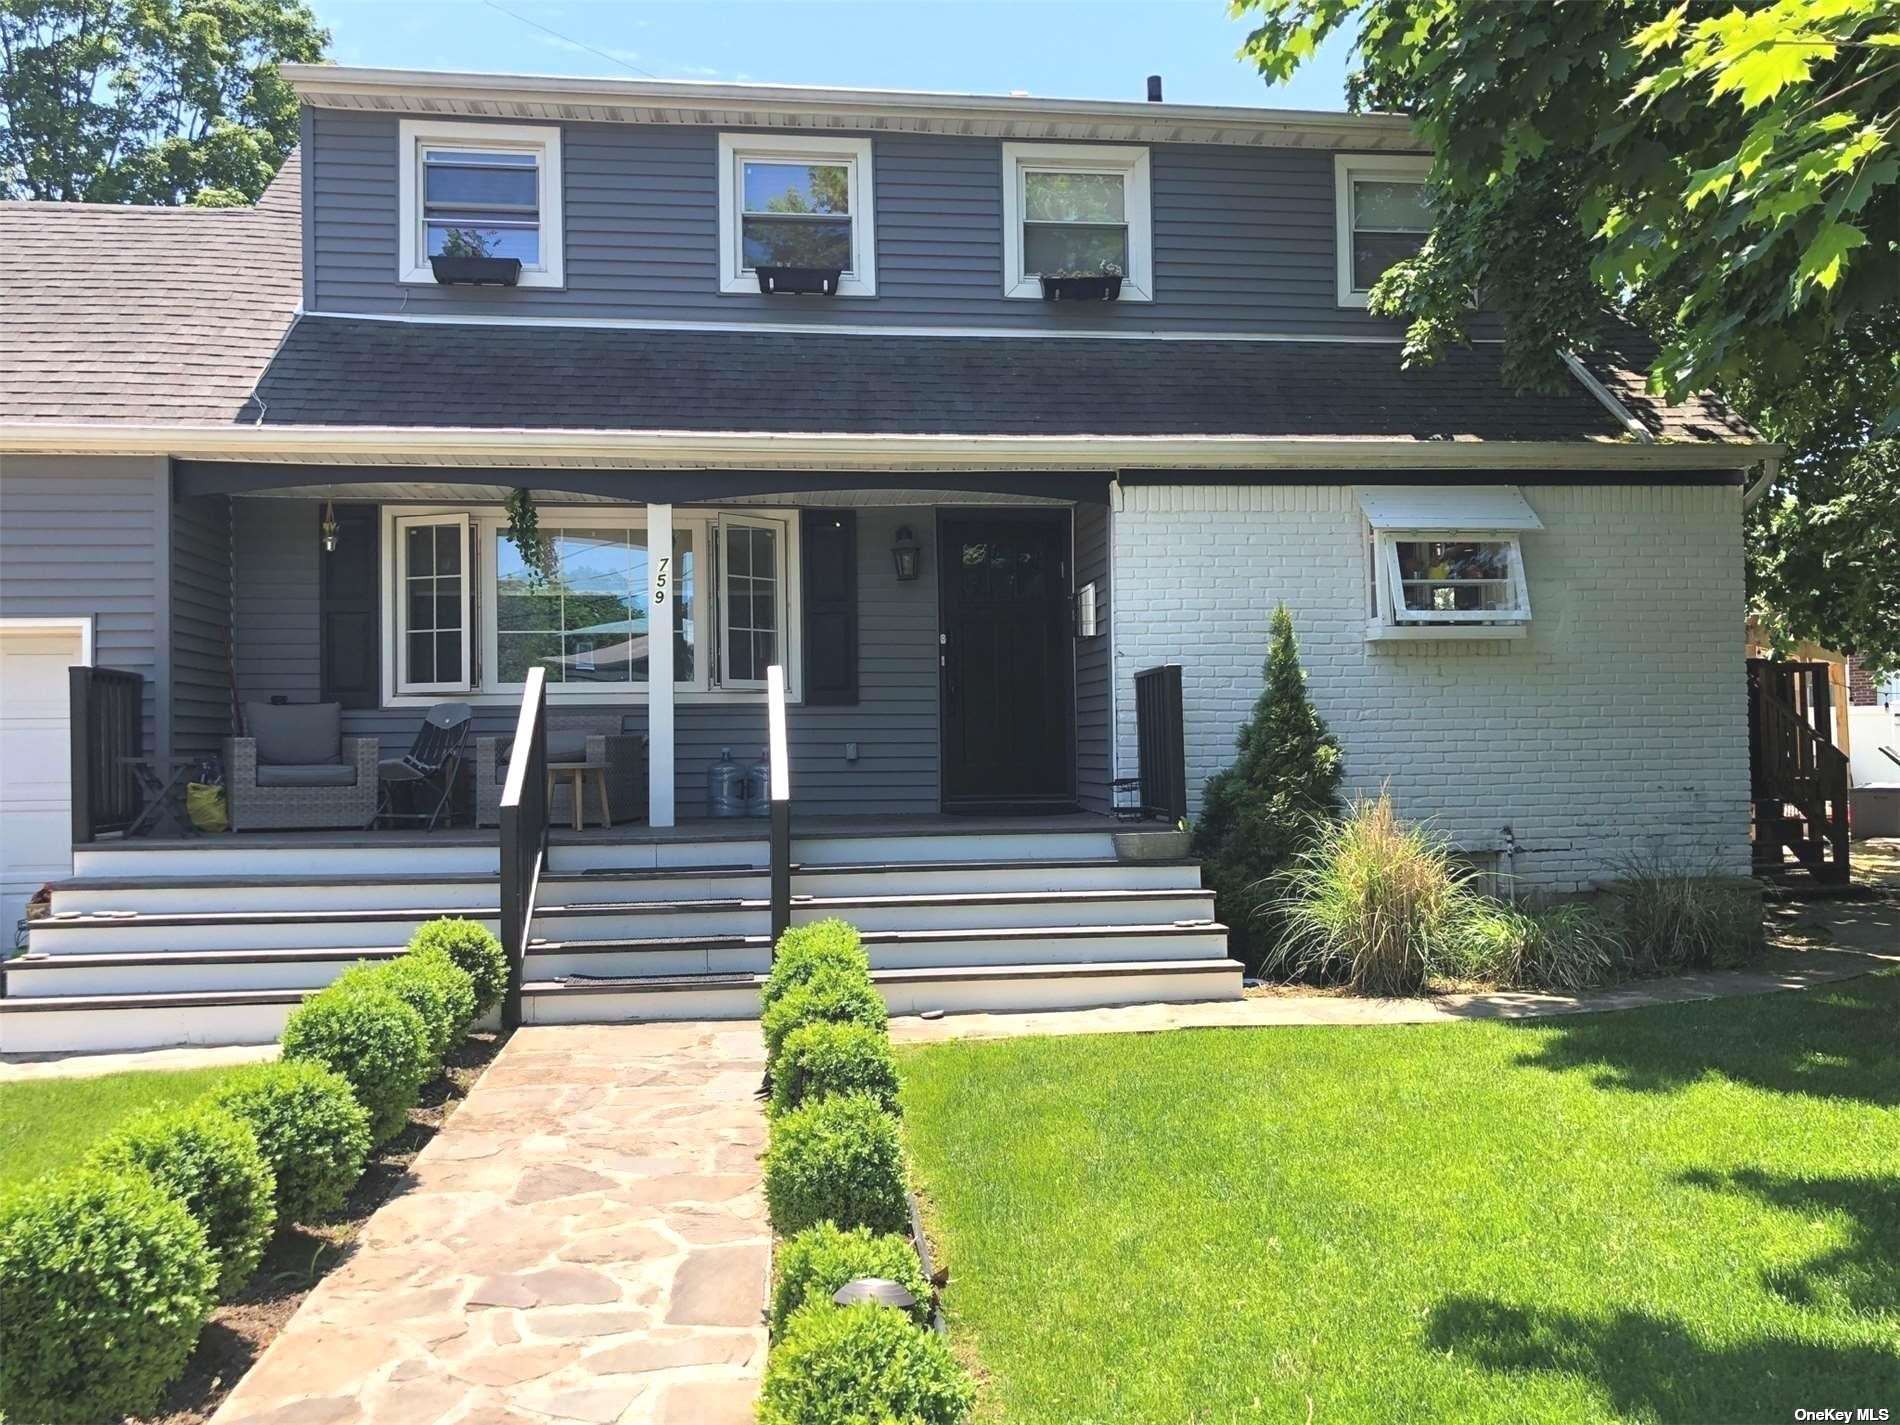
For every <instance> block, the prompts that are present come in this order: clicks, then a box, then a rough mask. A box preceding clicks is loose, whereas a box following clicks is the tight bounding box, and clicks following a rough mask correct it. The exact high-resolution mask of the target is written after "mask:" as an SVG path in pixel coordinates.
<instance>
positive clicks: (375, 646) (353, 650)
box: [312, 505, 382, 708]
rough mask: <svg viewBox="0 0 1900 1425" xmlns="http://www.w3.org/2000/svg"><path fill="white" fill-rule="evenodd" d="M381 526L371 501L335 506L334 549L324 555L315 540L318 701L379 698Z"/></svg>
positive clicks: (358, 704) (361, 702) (360, 704)
mask: <svg viewBox="0 0 1900 1425" xmlns="http://www.w3.org/2000/svg"><path fill="white" fill-rule="evenodd" d="M318 509H319V510H321V509H322V506H318ZM317 518H318V519H321V518H322V515H321V514H319V515H318V516H317ZM381 527H382V521H381V520H380V519H379V518H378V514H377V508H376V506H375V505H338V506H337V507H336V549H335V550H334V551H332V552H331V553H328V554H325V553H324V552H323V550H322V546H321V545H319V546H318V551H317V558H318V559H319V560H320V561H321V563H320V565H319V566H318V567H319V568H320V570H321V571H322V572H321V574H320V575H319V580H320V582H319V604H318V615H317V621H318V626H319V628H320V630H321V632H320V639H321V646H322V650H323V655H322V656H323V667H322V675H323V700H324V701H325V702H335V703H341V704H343V706H344V707H346V708H373V707H376V706H377V705H378V704H379V703H380V702H381V701H382V689H381V683H382V672H381V659H382V654H381V644H382V638H381V617H380V610H379V608H378V606H377V605H378V600H379V598H380V597H381V589H380V587H379V583H378V570H379V568H380V566H381V560H380V558H379V553H378V550H377V535H378V533H379V532H380V530H381ZM315 534H316V532H315V531H312V537H313V538H314V537H315Z"/></svg>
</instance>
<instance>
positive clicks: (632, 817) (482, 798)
mask: <svg viewBox="0 0 1900 1425" xmlns="http://www.w3.org/2000/svg"><path fill="white" fill-rule="evenodd" d="M609 729H611V730H609ZM508 740H509V739H506V738H501V737H478V738H476V739H475V824H476V825H477V826H497V825H499V824H500V823H501V790H502V784H503V783H504V782H506V781H507V780H508V760H507V758H506V757H504V756H503V755H502V750H501V749H502V745H503V743H504V742H507V741H508ZM548 761H549V762H585V763H587V764H588V765H589V766H590V767H605V768H606V769H607V807H608V810H609V811H610V812H611V813H612V816H613V819H614V820H615V821H616V822H621V821H643V820H645V818H646V814H647V748H646V738H644V737H641V736H638V735H636V734H632V733H622V732H621V731H620V730H619V718H618V717H615V716H605V717H600V718H583V719H574V718H561V717H556V718H554V719H553V720H552V721H551V724H550V726H549V728H548ZM570 795H571V791H570V788H569V785H568V782H567V779H566V778H557V779H556V781H555V784H554V797H553V800H552V801H550V802H549V804H548V821H549V823H550V824H552V825H555V826H559V825H561V824H562V823H563V822H565V821H568V820H570V819H571V818H572V816H573V808H572V807H571V806H570V805H569V804H568V798H569V796H570ZM589 810H590V811H591V810H592V809H591V807H590V808H589Z"/></svg>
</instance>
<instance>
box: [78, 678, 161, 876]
mask: <svg viewBox="0 0 1900 1425" xmlns="http://www.w3.org/2000/svg"><path fill="white" fill-rule="evenodd" d="M67 672H68V674H69V677H70V682H69V685H68V686H69V687H70V688H71V692H72V705H71V721H70V727H71V734H72V782H73V843H74V844H75V845H80V846H83V845H85V844H86V843H87V842H89V841H93V840H96V839H97V838H98V837H100V836H102V835H104V834H106V833H108V832H114V831H125V830H127V829H128V828H129V827H130V826H131V825H132V824H133V822H135V821H136V820H137V819H138V814H139V812H140V810H141V809H142V808H143V804H144V799H143V798H142V797H141V796H140V795H139V786H138V780H137V775H136V773H135V771H134V764H135V763H136V762H137V760H138V758H139V755H140V754H141V753H142V752H143V751H144V750H145V678H144V676H143V675H142V674H139V673H131V672H127V671H126V670H125V669H123V668H71V669H68V670H67Z"/></svg>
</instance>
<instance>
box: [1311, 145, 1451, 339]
mask: <svg viewBox="0 0 1900 1425" xmlns="http://www.w3.org/2000/svg"><path fill="white" fill-rule="evenodd" d="M1431 166H1432V164H1431V160H1430V159H1429V158H1426V157H1424V156H1422V155H1399V156H1393V157H1386V158H1378V157H1371V156H1367V157H1353V156H1348V155H1341V156H1339V157H1337V158H1335V159H1334V160H1333V176H1334V201H1335V203H1336V205H1337V217H1338V245H1339V305H1340V306H1342V307H1363V306H1365V305H1366V299H1367V297H1368V296H1369V295H1370V293H1371V291H1372V288H1373V284H1375V283H1376V282H1378V280H1379V279H1380V278H1381V277H1383V276H1384V275H1385V272H1386V269H1387V268H1389V267H1391V266H1392V265H1393V264H1394V263H1396V262H1400V261H1403V260H1404V259H1405V258H1408V257H1412V256H1415V255H1416V254H1417V252H1418V250H1419V249H1420V248H1421V247H1423V246H1424V245H1425V238H1426V236H1427V235H1428V234H1429V233H1430V232H1431V230H1432V214H1431V209H1430V208H1428V207H1427V206H1426V204H1425V178H1426V175H1427V174H1429V173H1430V172H1431Z"/></svg>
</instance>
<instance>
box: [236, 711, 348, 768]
mask: <svg viewBox="0 0 1900 1425" xmlns="http://www.w3.org/2000/svg"><path fill="white" fill-rule="evenodd" d="M244 725H245V726H246V727H248V728H249V729H250V730H251V736H252V737H253V738H255V739H256V740H257V764H258V766H260V767H271V766H275V767H314V766H317V765H318V764H320V763H331V762H339V761H341V760H342V756H343V704H341V703H286V704H278V703H246V704H245V705H244ZM352 780H354V777H353V776H352ZM258 785H259V786H267V785H269V784H268V783H266V782H265V781H264V779H263V778H261V777H260V778H258ZM280 785H281V784H280ZM290 785H293V786H306V787H307V786H313V785H316V786H321V785H326V784H324V783H310V782H298V783H292V784H290Z"/></svg>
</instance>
